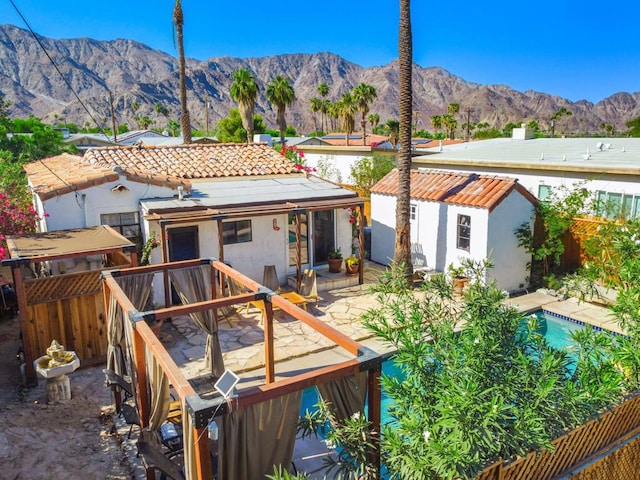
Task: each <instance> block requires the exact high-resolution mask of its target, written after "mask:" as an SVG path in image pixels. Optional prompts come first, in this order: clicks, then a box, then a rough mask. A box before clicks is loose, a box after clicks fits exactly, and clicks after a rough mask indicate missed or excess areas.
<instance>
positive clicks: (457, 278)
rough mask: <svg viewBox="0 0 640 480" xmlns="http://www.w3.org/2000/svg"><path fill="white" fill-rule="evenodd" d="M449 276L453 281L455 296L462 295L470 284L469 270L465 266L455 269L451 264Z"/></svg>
mask: <svg viewBox="0 0 640 480" xmlns="http://www.w3.org/2000/svg"><path fill="white" fill-rule="evenodd" d="M449 275H451V279H452V281H453V294H454V295H462V291H463V290H464V287H465V286H466V285H467V284H468V283H469V277H468V275H467V269H466V268H465V267H464V266H463V265H459V266H457V267H454V266H453V264H450V265H449Z"/></svg>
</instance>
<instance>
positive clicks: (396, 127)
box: [384, 118, 400, 148]
mask: <svg viewBox="0 0 640 480" xmlns="http://www.w3.org/2000/svg"><path fill="white" fill-rule="evenodd" d="M384 131H385V133H386V134H387V135H388V136H389V141H390V142H391V145H393V147H394V148H395V146H396V145H397V144H398V136H399V135H400V122H399V121H398V120H395V119H393V118H390V119H389V120H387V123H385V124H384Z"/></svg>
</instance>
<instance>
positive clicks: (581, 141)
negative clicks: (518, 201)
mask: <svg viewBox="0 0 640 480" xmlns="http://www.w3.org/2000/svg"><path fill="white" fill-rule="evenodd" d="M522 130H524V129H520V128H516V129H514V135H513V136H514V138H497V139H492V140H481V141H475V142H468V143H462V144H457V145H445V146H444V147H443V148H442V149H440V148H439V147H436V148H435V149H433V150H432V151H431V152H429V153H428V154H426V155H422V156H418V157H414V158H413V160H412V162H413V166H414V167H426V168H436V169H443V170H447V171H452V172H466V173H479V174H486V175H505V176H510V177H515V178H517V179H518V182H519V183H520V184H521V185H523V186H524V187H525V188H527V189H528V190H529V191H530V192H531V193H533V194H534V195H535V196H536V197H538V198H539V199H540V200H544V199H545V198H547V197H548V196H549V194H550V192H551V191H552V190H553V189H554V188H556V187H559V186H566V187H569V188H571V187H572V186H573V185H575V184H577V183H580V182H584V181H587V180H588V181H587V183H586V184H585V188H587V189H588V190H590V191H592V192H593V193H594V198H597V199H598V200H601V201H602V203H605V204H607V206H608V207H609V208H608V210H607V211H605V212H594V213H602V214H603V215H606V216H610V217H611V216H615V215H616V214H618V213H619V212H621V211H623V212H624V214H625V215H626V216H627V217H634V218H640V138H528V137H529V135H527V134H526V133H523V132H522Z"/></svg>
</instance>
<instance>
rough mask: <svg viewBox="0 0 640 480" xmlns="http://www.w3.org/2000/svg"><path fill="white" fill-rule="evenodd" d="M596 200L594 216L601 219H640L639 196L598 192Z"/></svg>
mask: <svg viewBox="0 0 640 480" xmlns="http://www.w3.org/2000/svg"><path fill="white" fill-rule="evenodd" d="M596 200H597V208H596V214H597V215H599V216H601V217H607V218H626V219H633V218H640V196H635V195H629V194H623V193H614V192H604V191H602V190H600V191H598V192H597V195H596Z"/></svg>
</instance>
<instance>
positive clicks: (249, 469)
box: [218, 392, 302, 480]
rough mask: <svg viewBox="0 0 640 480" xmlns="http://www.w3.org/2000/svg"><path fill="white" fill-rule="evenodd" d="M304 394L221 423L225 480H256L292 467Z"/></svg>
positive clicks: (221, 465)
mask: <svg viewBox="0 0 640 480" xmlns="http://www.w3.org/2000/svg"><path fill="white" fill-rule="evenodd" d="M301 399H302V392H295V393H292V394H289V395H283V396H282V397H278V398H275V399H273V400H269V401H266V402H262V403H259V404H257V405H252V406H251V407H247V408H245V409H242V410H238V411H237V412H233V413H230V414H228V415H225V416H223V417H221V419H220V422H219V424H220V433H219V443H220V459H219V462H218V468H219V475H218V478H220V479H221V480H231V479H233V480H255V479H258V478H265V475H267V474H272V473H273V466H274V465H281V466H282V468H283V469H288V468H289V467H290V466H291V461H292V459H293V448H294V446H295V442H296V423H297V421H298V417H299V416H300V402H301Z"/></svg>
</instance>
